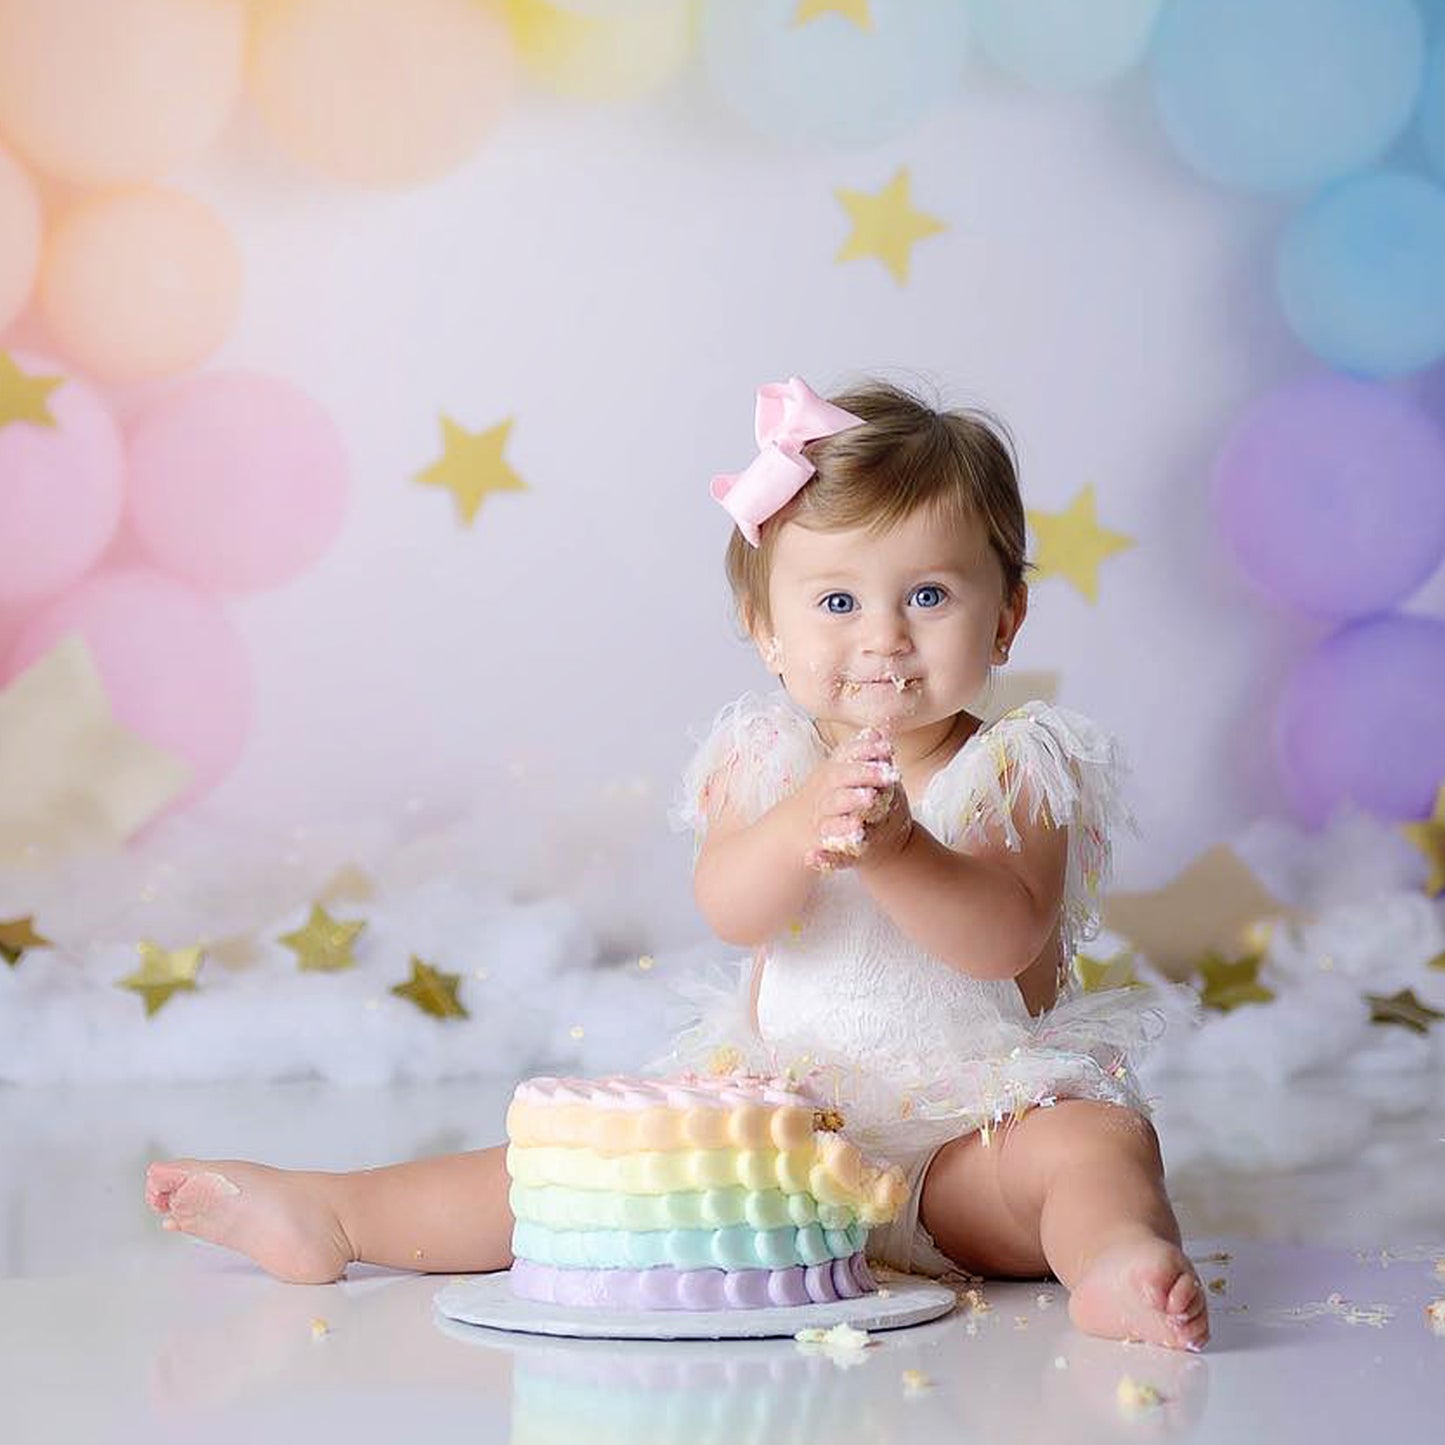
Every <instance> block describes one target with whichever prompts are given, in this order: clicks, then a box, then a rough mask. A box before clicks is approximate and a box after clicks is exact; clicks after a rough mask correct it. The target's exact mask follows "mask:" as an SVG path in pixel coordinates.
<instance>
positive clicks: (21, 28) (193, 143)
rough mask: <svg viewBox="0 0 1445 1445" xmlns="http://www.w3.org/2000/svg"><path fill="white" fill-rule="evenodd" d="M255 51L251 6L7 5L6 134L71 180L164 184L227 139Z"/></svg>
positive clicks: (144, 2)
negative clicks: (224, 132)
mask: <svg viewBox="0 0 1445 1445" xmlns="http://www.w3.org/2000/svg"><path fill="white" fill-rule="evenodd" d="M245 52H246V3H245V0H0V135H3V136H4V137H5V138H6V139H7V140H8V141H9V142H10V144H11V145H13V146H14V147H15V149H16V150H17V151H19V152H20V154H21V155H23V156H24V157H25V158H26V159H27V160H28V161H30V163H31V164H32V165H34V166H35V167H36V169H37V170H41V171H44V172H46V173H47V174H48V175H52V176H56V177H58V178H60V179H62V180H67V181H75V182H79V183H81V184H86V185H96V184H102V185H104V184H114V183H116V182H119V181H143V180H153V179H155V178H157V177H159V176H162V175H165V174H166V173H167V172H168V171H171V170H173V169H175V168H176V167H177V166H179V165H182V164H184V163H185V162H187V161H189V160H191V159H193V158H194V157H196V156H198V155H200V153H201V152H202V151H203V150H205V148H206V147H207V146H208V145H209V144H210V143H211V141H212V140H213V139H214V138H215V136H216V134H217V133H218V132H219V131H220V129H221V127H222V126H223V125H224V124H225V122H226V119H227V117H228V116H229V115H230V113H231V111H232V109H233V108H234V106H235V103H236V99H237V96H238V95H239V93H240V88H241V74H242V69H243V65H244V61H245Z"/></svg>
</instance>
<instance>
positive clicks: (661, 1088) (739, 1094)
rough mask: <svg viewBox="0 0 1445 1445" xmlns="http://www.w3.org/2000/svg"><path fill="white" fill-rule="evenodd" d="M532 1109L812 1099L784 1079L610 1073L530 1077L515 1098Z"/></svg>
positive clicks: (682, 1106)
mask: <svg viewBox="0 0 1445 1445" xmlns="http://www.w3.org/2000/svg"><path fill="white" fill-rule="evenodd" d="M512 1097H513V1098H514V1099H516V1100H517V1101H518V1102H520V1103H523V1104H531V1105H533V1106H546V1105H558V1104H560V1105H567V1104H585V1105H587V1107H588V1108H592V1109H659V1108H663V1109H696V1108H699V1107H706V1108H715V1109H732V1108H735V1107H736V1106H737V1105H739V1104H802V1105H807V1106H808V1107H811V1103H810V1101H809V1100H808V1099H807V1098H806V1097H805V1096H804V1095H803V1094H801V1093H800V1092H799V1090H798V1089H797V1088H796V1087H795V1086H794V1085H793V1084H791V1083H789V1082H788V1081H787V1080H786V1079H782V1078H765V1077H763V1076H762V1075H759V1074H728V1075H725V1076H722V1077H717V1078H714V1077H711V1076H708V1075H699V1074H681V1075H674V1076H673V1077H672V1078H667V1079H661V1078H659V1079H649V1078H639V1077H637V1076H636V1075H632V1074H609V1075H607V1076H606V1077H605V1078H601V1079H558V1078H553V1077H551V1076H549V1075H539V1076H538V1077H537V1078H533V1079H526V1080H524V1081H523V1082H522V1083H520V1084H518V1085H517V1088H516V1092H515V1093H514V1094H513V1096H512Z"/></svg>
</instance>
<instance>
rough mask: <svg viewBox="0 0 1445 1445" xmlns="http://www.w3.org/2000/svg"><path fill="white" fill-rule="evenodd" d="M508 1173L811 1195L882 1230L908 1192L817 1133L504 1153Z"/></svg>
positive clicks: (632, 1187)
mask: <svg viewBox="0 0 1445 1445" xmlns="http://www.w3.org/2000/svg"><path fill="white" fill-rule="evenodd" d="M507 1170H508V1172H509V1173H510V1175H511V1176H512V1178H513V1180H515V1181H516V1182H517V1183H518V1184H522V1185H526V1186H529V1187H540V1186H551V1185H555V1186H560V1187H562V1188H566V1189H595V1190H604V1191H613V1192H618V1193H625V1194H671V1193H674V1192H675V1191H678V1190H696V1189H726V1188H728V1187H730V1186H732V1185H736V1184H741V1185H742V1186H743V1187H744V1188H745V1189H756V1190H764V1189H780V1190H782V1192H783V1193H784V1194H811V1195H812V1196H813V1198H814V1199H815V1200H817V1201H818V1203H819V1204H826V1205H841V1206H846V1207H848V1208H851V1209H852V1210H854V1211H855V1212H856V1214H857V1216H858V1218H859V1219H860V1220H861V1221H862V1222H863V1223H864V1224H886V1223H887V1222H888V1221H889V1220H890V1219H892V1218H893V1217H894V1215H895V1214H897V1212H898V1210H899V1208H900V1207H901V1206H902V1204H903V1200H904V1198H905V1196H906V1194H907V1186H906V1184H905V1182H904V1179H903V1175H902V1172H901V1171H900V1170H898V1169H896V1168H890V1169H879V1168H876V1167H875V1166H873V1165H871V1164H867V1163H865V1162H864V1161H863V1158H862V1156H861V1155H860V1154H859V1153H858V1150H857V1149H856V1148H855V1147H854V1146H853V1145H852V1144H850V1143H849V1142H848V1141H847V1140H846V1139H844V1138H842V1137H841V1136H840V1135H838V1134H834V1133H829V1132H827V1131H824V1130H818V1131H815V1132H814V1133H813V1134H812V1136H811V1137H810V1139H809V1140H808V1142H807V1143H806V1144H803V1145H800V1146H798V1147H796V1148H788V1149H778V1148H772V1147H769V1148H761V1149H739V1148H724V1149H672V1150H665V1151H664V1150H639V1151H638V1152H636V1153H632V1154H608V1153H602V1152H601V1151H599V1150H596V1149H592V1148H566V1147H559V1146H555V1145H546V1144H542V1145H532V1146H528V1145H523V1144H519V1143H517V1142H515V1140H514V1141H513V1143H511V1144H510V1145H509V1146H508V1148H507Z"/></svg>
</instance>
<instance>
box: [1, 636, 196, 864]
mask: <svg viewBox="0 0 1445 1445" xmlns="http://www.w3.org/2000/svg"><path fill="white" fill-rule="evenodd" d="M0 758H5V759H7V760H12V759H13V760H14V762H13V766H8V767H6V768H5V770H4V772H5V786H4V787H3V788H0V863H3V862H6V861H10V860H13V861H15V862H22V863H34V864H40V863H44V862H48V861H53V860H55V859H56V858H60V857H64V856H66V855H68V854H71V853H77V852H81V851H87V850H97V849H104V848H107V847H114V846H116V845H117V844H120V843H123V842H124V841H125V840H126V839H127V838H128V837H129V836H130V835H131V834H132V833H134V832H136V831H137V829H139V828H141V827H142V826H144V825H145V824H146V823H148V822H150V821H151V819H152V818H154V817H155V816H156V814H157V813H159V812H160V811H161V810H162V809H163V808H164V807H165V806H166V805H167V804H168V803H169V802H171V801H172V800H173V799H174V798H176V797H178V796H179V795H180V794H181V793H182V792H184V791H185V787H186V783H187V781H188V779H189V778H190V771H191V770H190V768H189V766H188V765H187V764H186V763H185V762H183V761H182V760H181V759H180V758H177V757H173V756H172V755H171V754H170V753H167V752H164V751H163V750H162V749H160V748H158V747H155V746H154V745H153V744H151V743H148V742H146V741H145V739H143V738H140V737H137V736H136V734H135V733H133V732H131V731H130V730H129V729H128V728H125V727H123V726H122V725H121V724H120V723H118V722H117V721H116V720H115V716H114V714H113V713H112V712H111V706H110V699H109V698H108V697H107V696H106V691H105V686H104V684H103V683H102V682H101V680H100V673H99V672H98V671H97V670H96V666H95V662H94V660H93V659H92V657H91V655H90V650H89V649H88V648H87V647H86V645H85V643H84V641H82V640H81V639H80V638H79V637H68V638H66V639H65V640H64V641H63V642H60V643H58V644H57V645H56V646H55V647H54V648H53V649H52V650H51V651H50V652H48V653H46V654H45V656H44V657H42V658H40V659H38V660H37V661H36V662H34V663H32V664H31V666H29V667H28V668H26V669H25V671H24V672H22V673H21V674H20V676H19V677H17V678H15V679H14V680H13V681H12V682H11V683H10V684H9V685H8V686H7V687H4V688H0Z"/></svg>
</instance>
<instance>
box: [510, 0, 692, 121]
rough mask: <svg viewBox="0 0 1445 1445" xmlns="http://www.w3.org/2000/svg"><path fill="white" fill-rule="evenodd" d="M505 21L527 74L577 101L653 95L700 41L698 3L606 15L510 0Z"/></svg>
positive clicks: (675, 0) (688, 0)
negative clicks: (698, 37)
mask: <svg viewBox="0 0 1445 1445" xmlns="http://www.w3.org/2000/svg"><path fill="white" fill-rule="evenodd" d="M507 18H508V20H509V21H510V22H511V26H512V36H513V38H514V39H515V40H516V42H517V53H518V54H519V55H520V56H521V57H522V63H523V64H524V65H525V66H526V67H527V70H528V72H529V74H531V76H532V77H533V78H534V79H535V80H536V81H537V82H538V83H539V84H540V85H542V86H544V87H545V88H546V89H547V90H550V91H554V92H555V93H556V94H558V95H566V96H570V97H572V98H573V99H575V100H603V101H606V100H633V99H636V98H637V97H639V96H643V95H648V94H651V93H652V92H653V91H655V90H658V89H660V88H661V87H662V86H663V85H665V84H666V83H667V82H668V81H669V80H671V79H672V78H673V77H674V76H675V75H677V74H678V72H679V71H681V70H682V68H683V67H684V66H685V65H686V64H687V63H688V61H689V60H690V59H691V58H692V53H693V48H694V42H695V39H696V6H695V5H694V3H693V0H663V3H658V0H650V3H648V4H646V5H640V6H639V5H635V4H634V5H629V6H627V7H624V8H620V9H618V10H617V11H616V12H615V13H605V14H593V13H588V14H578V13H576V12H575V11H572V10H568V9H564V8H562V7H561V6H559V5H552V4H548V3H546V0H507Z"/></svg>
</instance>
